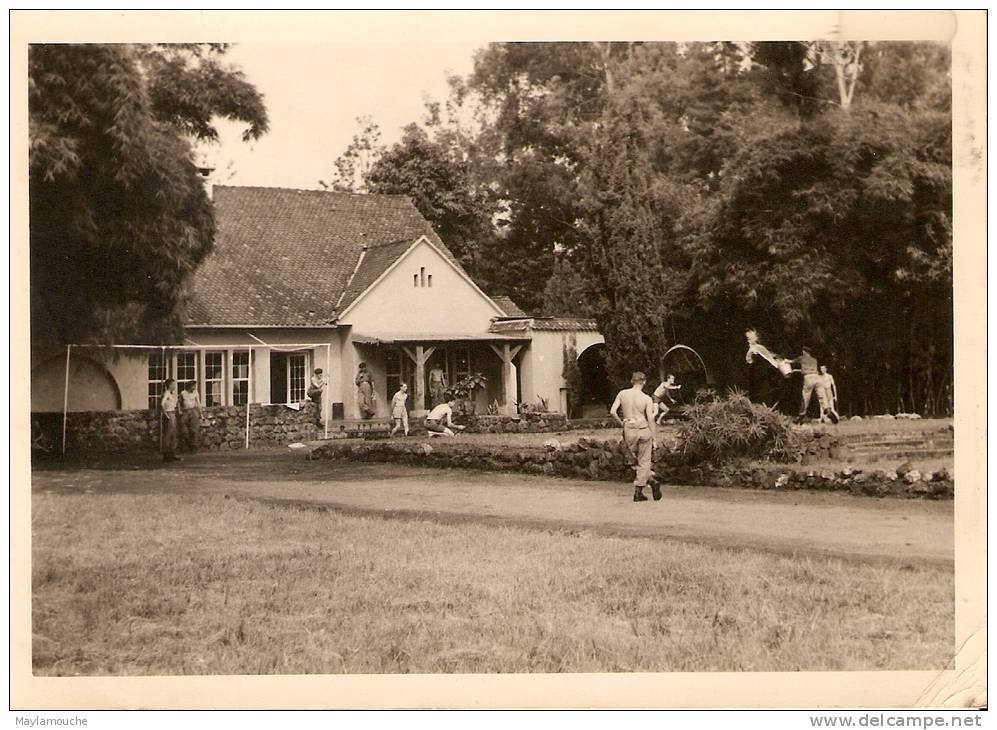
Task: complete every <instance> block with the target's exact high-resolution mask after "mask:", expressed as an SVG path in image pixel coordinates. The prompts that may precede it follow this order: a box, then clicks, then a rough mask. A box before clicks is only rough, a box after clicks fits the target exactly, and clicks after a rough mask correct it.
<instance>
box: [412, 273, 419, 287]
mask: <svg viewBox="0 0 997 730" xmlns="http://www.w3.org/2000/svg"><path fill="white" fill-rule="evenodd" d="M412 286H419V275H418V274H412Z"/></svg>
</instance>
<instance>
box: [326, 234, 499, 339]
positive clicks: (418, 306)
mask: <svg viewBox="0 0 997 730" xmlns="http://www.w3.org/2000/svg"><path fill="white" fill-rule="evenodd" d="M423 274H424V275H425V276H426V277H427V279H426V280H427V283H428V277H429V276H432V277H433V285H432V286H428V285H427V286H421V285H419V286H414V285H413V277H417V279H419V280H420V283H421V277H422V275H423ZM501 314H502V313H501V312H500V311H499V310H498V309H497V308H496V307H494V306H493V305H492V304H491V303H490V302H489V300H488V299H487V298H486V297H485V296H484V295H483V294H482V293H480V292H479V291H478V290H477V289H475V287H474V286H473V285H472V284H470V283H469V282H468V280H467V279H466V278H464V277H463V276H462V275H461V274H460V273H459V272H458V271H457V270H456V269H455V268H454V267H453V266H451V265H450V263H449V262H448V261H447V260H446V259H445V258H444V257H443V256H442V254H440V253H439V252H438V251H437V250H436V249H435V248H434V247H433V246H432V245H431V244H429V243H426V242H425V241H423V242H421V243H419V244H417V245H416V246H415V247H414V248H413V249H411V250H410V251H409V252H408V253H407V254H406V255H405V256H403V257H402V258H401V259H399V262H398V264H397V265H396V266H395V267H394V268H393V269H392V270H391V271H390V272H389V273H388V274H387V275H386V276H385V277H384V278H383V279H381V281H380V282H379V283H378V284H377V285H376V286H375V287H374V288H373V289H371V290H370V291H369V292H368V293H367V295H366V296H364V297H362V298H361V299H358V300H357V301H356V302H355V304H354V306H353V308H352V309H348V310H347V311H345V312H344V313H343V315H342V317H341V321H342V322H343V323H344V324H349V325H352V326H353V331H354V332H360V333H369V334H376V333H377V332H413V333H415V332H421V333H427V332H428V333H434V332H440V333H456V332H487V331H488V327H489V325H490V324H491V319H492V317H495V316H498V315H501Z"/></svg>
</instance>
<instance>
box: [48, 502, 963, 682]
mask: <svg viewBox="0 0 997 730" xmlns="http://www.w3.org/2000/svg"><path fill="white" fill-rule="evenodd" d="M32 519H33V522H32V531H33V532H32V534H33V561H32V583H33V603H32V609H33V650H34V656H33V663H34V671H35V673H36V674H42V675H141V674H219V673H221V674H271V673H339V672H350V673H379V672H593V671H673V670H677V671H706V670H843V669H931V668H934V669H938V668H942V667H943V666H945V664H946V662H947V661H948V660H949V658H950V656H951V655H952V652H953V631H954V629H953V612H954V596H953V574H952V571H951V570H947V569H943V568H932V567H913V566H893V565H883V564H876V565H872V564H869V565H867V564H862V563H858V562H849V561H845V560H838V559H828V558H821V559H818V558H794V557H789V556H781V555H775V554H769V553H762V552H751V551H735V550H725V549H715V548H708V547H703V546H696V545H686V544H678V543H672V542H662V541H655V540H649V539H642V538H613V537H605V536H595V535H590V534H578V533H575V534H571V533H564V532H546V531H540V530H527V529H518V528H502V527H494V526H480V525H472V524H462V525H443V524H437V523H432V522H425V521H418V520H405V519H381V518H364V517H355V516H344V515H341V514H336V513H333V512H325V511H320V510H306V509H297V508H293V507H286V506H271V505H266V504H263V503H258V502H252V501H238V500H235V499H228V498H223V497H221V496H208V495H206V496H200V497H191V496H175V495H162V496H149V495H132V494H109V495H100V494H35V495H34V497H33V518H32Z"/></svg>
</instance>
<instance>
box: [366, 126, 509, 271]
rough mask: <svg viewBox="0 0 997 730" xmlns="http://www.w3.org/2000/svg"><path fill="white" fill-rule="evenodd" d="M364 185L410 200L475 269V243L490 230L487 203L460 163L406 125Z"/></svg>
mask: <svg viewBox="0 0 997 730" xmlns="http://www.w3.org/2000/svg"><path fill="white" fill-rule="evenodd" d="M364 182H365V187H366V189H367V190H368V191H369V192H372V193H389V194H401V195H407V196H409V197H410V198H411V199H412V202H413V203H414V204H415V207H416V208H418V209H419V212H420V213H422V215H423V216H424V217H425V218H426V220H428V221H429V222H430V224H431V225H432V226H433V230H435V231H436V233H437V234H438V235H439V236H440V238H441V239H443V241H444V242H445V243H446V244H447V246H448V247H449V248H450V250H451V251H453V253H454V255H455V256H456V257H457V258H458V260H460V261H461V263H462V264H464V265H465V266H467V267H469V268H472V269H473V268H474V263H475V258H476V257H475V253H476V247H477V242H478V241H479V240H480V239H481V238H482V237H483V236H485V235H487V231H488V226H489V216H488V204H487V202H486V201H484V200H482V199H481V196H479V195H477V194H476V190H475V189H474V186H473V184H472V181H471V180H470V178H469V175H468V171H467V169H466V165H465V164H464V162H463V160H461V159H459V158H456V157H454V156H453V155H451V154H450V151H449V150H447V149H446V148H445V147H444V146H443V145H442V144H439V143H438V142H434V141H433V140H431V139H430V138H429V135H428V134H427V133H426V132H425V131H424V130H423V129H421V128H420V127H419V126H418V125H415V124H410V125H409V126H407V127H406V128H405V131H404V134H403V136H402V139H401V141H399V142H398V143H397V144H396V145H394V146H393V147H392V148H391V149H389V150H388V151H386V152H385V153H384V154H382V155H381V156H380V157H379V158H378V159H377V161H376V162H374V164H373V165H372V166H371V168H370V170H369V171H368V172H367V173H366V174H365V175H364Z"/></svg>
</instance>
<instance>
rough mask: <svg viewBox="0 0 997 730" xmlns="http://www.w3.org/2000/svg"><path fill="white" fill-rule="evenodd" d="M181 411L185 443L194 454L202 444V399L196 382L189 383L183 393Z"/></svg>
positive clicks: (181, 395)
mask: <svg viewBox="0 0 997 730" xmlns="http://www.w3.org/2000/svg"><path fill="white" fill-rule="evenodd" d="M180 410H181V412H180V418H181V421H182V423H183V437H184V441H186V442H187V448H188V449H190V451H191V453H193V452H195V451H197V448H198V446H200V442H201V397H200V395H199V394H198V392H197V381H196V380H191V381H189V382H188V383H187V385H185V386H184V389H183V391H181V393H180Z"/></svg>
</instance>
